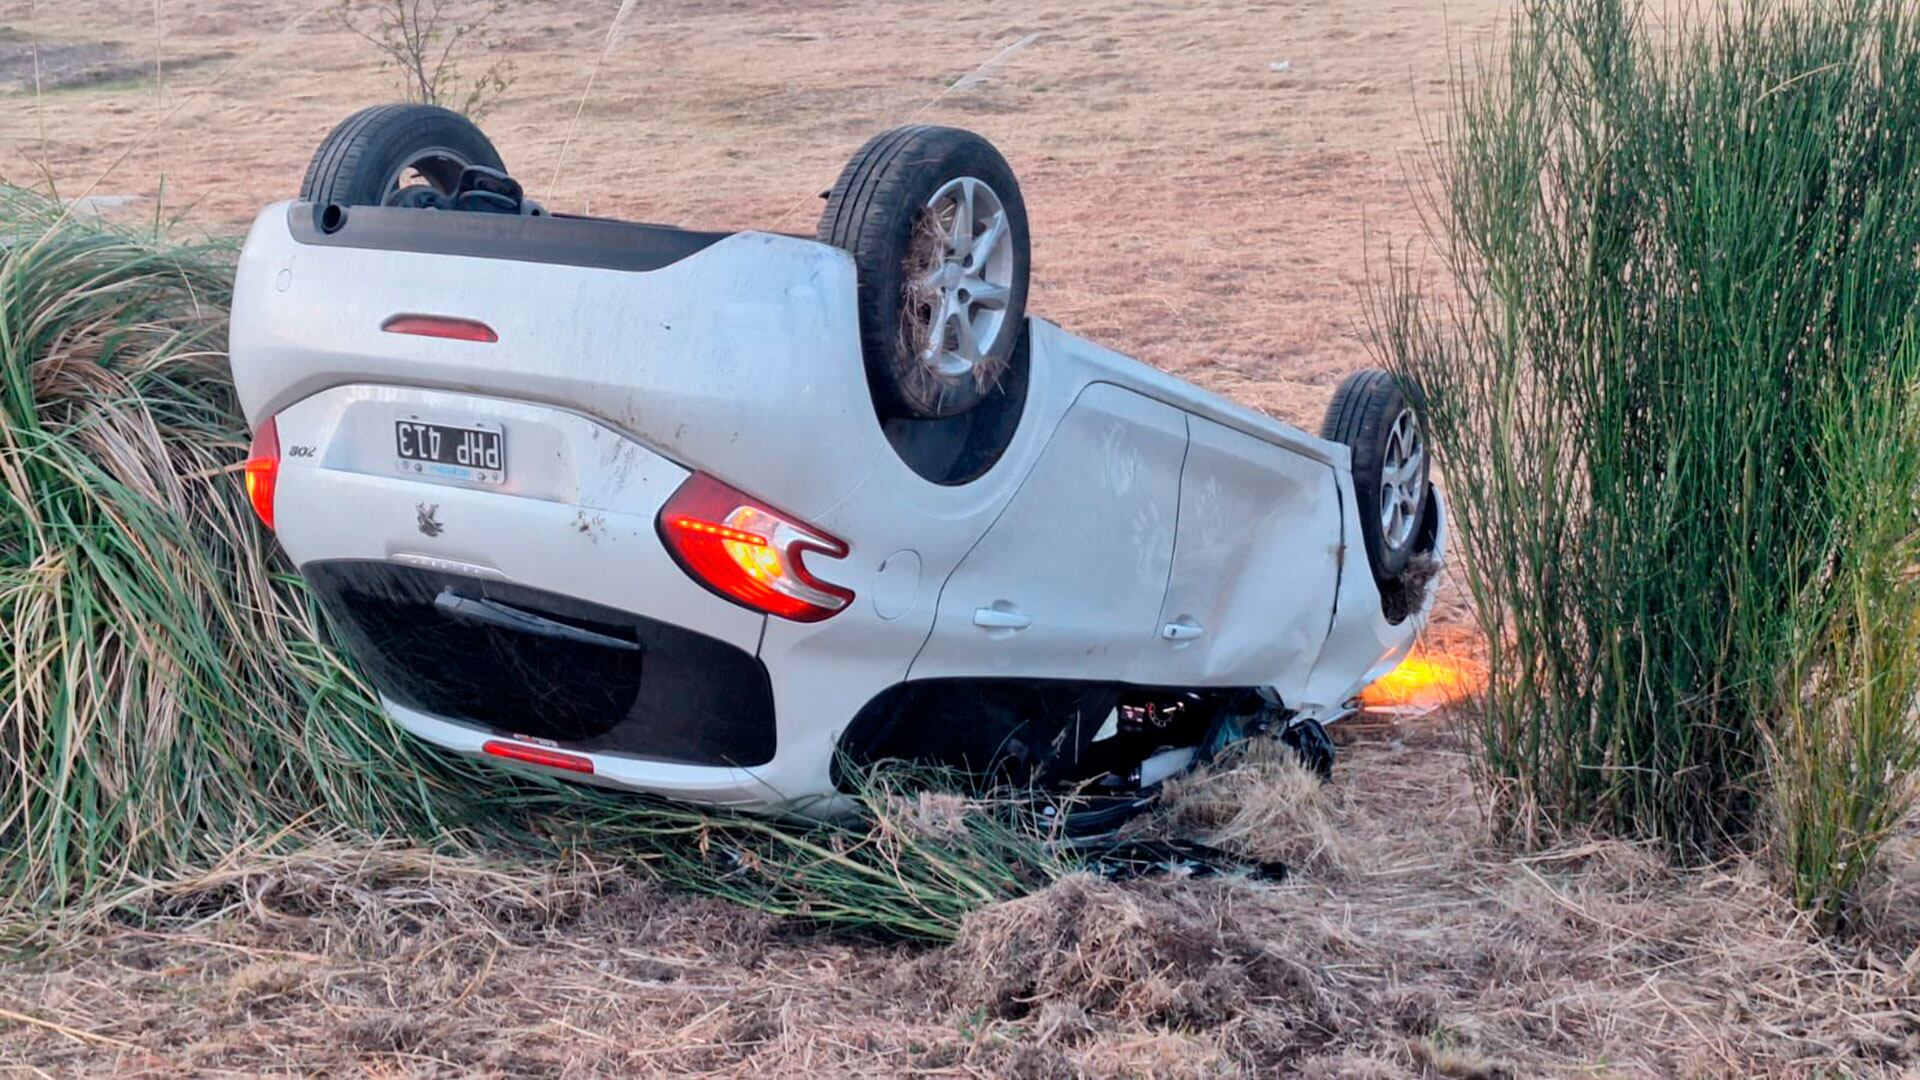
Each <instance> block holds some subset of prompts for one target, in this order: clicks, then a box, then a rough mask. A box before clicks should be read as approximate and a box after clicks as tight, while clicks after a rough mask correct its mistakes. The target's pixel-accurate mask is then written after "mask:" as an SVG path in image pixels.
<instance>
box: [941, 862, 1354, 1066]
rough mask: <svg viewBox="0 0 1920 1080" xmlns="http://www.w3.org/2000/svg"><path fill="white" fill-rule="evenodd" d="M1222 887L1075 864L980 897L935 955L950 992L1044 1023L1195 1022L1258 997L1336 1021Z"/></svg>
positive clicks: (1211, 1022)
mask: <svg viewBox="0 0 1920 1080" xmlns="http://www.w3.org/2000/svg"><path fill="white" fill-rule="evenodd" d="M1233 888H1235V886H1232V885H1228V884H1219V885H1216V884H1214V883H1199V882H1185V883H1181V882H1135V883H1131V884H1128V885H1124V886H1123V885H1116V884H1112V883H1109V882H1105V881H1101V880H1099V879H1098V878H1094V877H1092V876H1090V875H1075V876H1072V877H1068V878H1065V879H1063V880H1061V881H1060V882H1058V883H1056V884H1055V885H1053V886H1052V887H1051V888H1049V889H1047V890H1046V891H1044V892H1041V893H1037V894H1035V895H1033V896H1030V897H1026V898H1024V899H1021V900H1016V901H1013V902H1011V903H1006V904H1000V905H997V906H995V907H991V908H987V909H984V910H982V911H980V912H978V913H976V914H975V915H973V916H971V917H970V918H969V919H968V920H967V923H966V925H965V926H964V928H963V929H962V930H961V935H960V940H959V941H958V942H956V943H955V944H954V945H953V946H952V947H951V948H950V949H949V950H948V951H947V953H946V955H945V957H944V964H945V967H946V969H947V975H948V978H949V980H950V983H949V985H950V991H949V992H950V995H951V998H952V1001H953V1004H954V1005H955V1007H957V1008H960V1009H963V1010H965V1009H978V1010H981V1011H983V1012H984V1013H986V1015H989V1016H992V1017H996V1018H1000V1019H1018V1018H1022V1017H1026V1016H1029V1015H1034V1016H1036V1017H1037V1018H1038V1020H1039V1022H1040V1024H1041V1025H1042V1026H1043V1027H1047V1028H1049V1029H1051V1030H1063V1029H1066V1030H1070V1029H1073V1028H1075V1027H1085V1026H1086V1024H1087V1022H1088V1020H1089V1019H1090V1018H1092V1019H1113V1020H1123V1021H1137V1022H1144V1023H1148V1024H1153V1025H1158V1026H1165V1027H1181V1028H1192V1029H1201V1030H1206V1029H1210V1028H1215V1027H1218V1026H1220V1025H1221V1024H1224V1023H1226V1022H1228V1021H1229V1020H1231V1019H1233V1018H1235V1017H1236V1016H1240V1015H1243V1014H1244V1010H1245V1006H1246V1004H1247V1003H1248V1002H1250V1001H1255V1000H1259V1001H1262V1002H1264V1003H1267V1004H1268V1005H1269V1006H1270V1007H1269V1009H1268V1010H1266V1011H1268V1012H1269V1013H1270V1014H1271V1015H1270V1019H1282V1020H1284V1022H1285V1023H1286V1024H1287V1026H1289V1027H1292V1028H1295V1029H1296V1030H1300V1031H1308V1030H1311V1031H1316V1032H1327V1031H1330V1030H1331V1029H1333V1028H1335V1027H1337V1026H1338V1024H1337V1017H1336V1016H1335V1009H1334V1008H1333V1003H1332V1002H1330V1001H1328V1000H1327V999H1326V997H1325V995H1324V994H1323V992H1322V991H1321V989H1320V988H1319V986H1318V985H1317V983H1316V980H1315V979H1314V977H1313V973H1312V972H1311V971H1310V970H1309V969H1308V968H1306V967H1305V966H1303V965H1302V964H1300V963H1299V962H1297V961H1296V960H1293V959H1291V958H1289V957H1288V956H1287V955H1286V954H1285V953H1284V952H1283V950H1282V948H1281V947H1280V944H1279V943H1278V942H1275V941H1272V940H1270V939H1267V940H1263V939H1262V938H1260V937H1256V936H1254V935H1252V934H1249V933H1246V932H1244V931H1241V930H1239V929H1236V928H1234V927H1233V926H1232V925H1230V921H1229V920H1230V918H1231V916H1230V914H1229V912H1230V910H1231V906H1232V905H1231V902H1230V901H1229V900H1228V898H1227V897H1225V896H1224V895H1223V892H1224V891H1226V890H1231V889H1233Z"/></svg>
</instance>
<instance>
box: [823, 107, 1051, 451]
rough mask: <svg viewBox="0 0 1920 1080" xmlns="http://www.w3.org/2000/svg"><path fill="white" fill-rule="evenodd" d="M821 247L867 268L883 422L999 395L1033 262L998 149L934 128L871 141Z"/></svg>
mask: <svg viewBox="0 0 1920 1080" xmlns="http://www.w3.org/2000/svg"><path fill="white" fill-rule="evenodd" d="M962 215H964V219H963V217H962ZM963 220H964V227H962V221H963ZM817 235H818V237H819V239H820V240H821V241H823V242H825V243H828V244H832V245H834V246H835V247H839V248H844V249H845V250H847V251H848V252H851V253H852V255H853V259H854V263H855V265H856V266H857V268H858V272H859V300H858V304H859V309H860V344H861V351H862V353H863V354H864V356H865V359H866V367H867V379H868V382H869V384H870V385H871V386H872V388H873V397H874V402H875V404H876V406H877V407H878V408H879V411H880V413H881V415H882V417H888V416H906V417H913V418H918V419H928V420H931V419H939V418H942V417H948V416H957V415H959V414H961V413H964V412H966V411H967V410H969V409H971V408H973V407H974V406H975V405H977V404H979V403H980V401H981V400H982V399H984V398H985V397H987V395H988V394H990V393H991V392H992V391H993V389H994V387H995V386H997V385H998V384H999V381H1000V379H1001V378H1002V377H1003V376H1004V375H1005V374H1006V371H1007V366H1008V364H1009V363H1010V362H1011V360H1012V357H1013V352H1014V346H1015V345H1016V344H1017V343H1018V342H1019V340H1020V334H1021V330H1022V324H1023V322H1024V320H1025V318H1026V307H1027V271H1028V265H1029V250H1028V239H1027V238H1028V233H1027V208H1026V203H1025V202H1024V201H1022V199H1021V197H1020V185H1019V183H1018V182H1016V181H1015V180H1014V177H1013V169H1012V168H1011V167H1010V166H1008V164H1007V162H1006V159H1005V158H1003V157H1001V156H1000V152H999V151H998V150H995V149H994V148H993V144H992V143H989V142H988V141H987V140H985V139H983V138H981V137H980V136H978V135H976V134H974V133H973V132H970V131H962V130H960V129H958V128H947V127H934V126H931V125H926V124H916V125H911V126H908V127H900V128H895V129H893V130H892V131H887V132H882V133H881V134H879V135H876V136H874V137H873V138H872V139H870V140H868V141H867V144H866V145H865V146H863V147H861V148H860V151H859V152H858V153H856V154H854V155H853V159H852V160H851V161H849V162H847V167H846V168H845V169H843V170H842V171H841V173H840V178H839V179H838V180H836V181H835V182H834V185H833V187H832V189H831V190H830V191H828V193H827V208H826V211H825V212H824V213H823V214H822V215H821V217H820V227H819V230H818V232H817ZM983 339H984V340H983Z"/></svg>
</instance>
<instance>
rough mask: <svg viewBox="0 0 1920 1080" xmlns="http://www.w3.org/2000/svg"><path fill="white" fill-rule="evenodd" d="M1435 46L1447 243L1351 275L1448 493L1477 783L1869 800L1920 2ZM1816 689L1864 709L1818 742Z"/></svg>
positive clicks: (1910, 379)
mask: <svg viewBox="0 0 1920 1080" xmlns="http://www.w3.org/2000/svg"><path fill="white" fill-rule="evenodd" d="M1656 15H1657V16H1658V17H1656ZM1458 74H1459V78H1457V79H1456V82H1455V85H1456V90H1455V92H1454V95H1455V96H1454V98H1453V100H1452V102H1451V109H1450V114H1449V118H1448V121H1447V123H1446V126H1445V129H1444V138H1443V139H1442V140H1441V149H1439V150H1438V151H1437V152H1436V154H1435V156H1434V159H1433V166H1434V167H1433V170H1432V173H1431V177H1432V183H1431V184H1430V186H1429V187H1428V189H1427V193H1428V195H1429V196H1430V199H1429V202H1428V205H1429V206H1430V208H1431V211H1432V213H1431V217H1430V219H1429V224H1430V226H1431V232H1432V235H1433V237H1434V240H1435V246H1436V247H1437V249H1438V251H1439V253H1440V261H1441V263H1442V264H1443V267H1444V270H1445V271H1446V272H1445V274H1444V275H1436V276H1438V277H1439V278H1441V280H1438V281H1436V280H1435V279H1434V277H1435V276H1429V275H1427V274H1426V267H1424V266H1423V265H1422V262H1421V260H1419V259H1413V258H1406V259H1398V260H1395V262H1394V264H1393V267H1392V270H1391V272H1390V273H1389V274H1388V275H1387V277H1386V281H1385V282H1384V284H1383V285H1382V286H1381V287H1380V288H1379V289H1377V290H1376V291H1375V293H1374V295H1373V296H1372V298H1371V301H1372V302H1371V305H1370V307H1371V318H1372V328H1373V331H1374V340H1375V343H1376V345H1377V347H1378V349H1379V351H1380V352H1381V353H1382V354H1383V356H1384V358H1385V360H1386V362H1387V363H1388V364H1389V365H1390V366H1391V367H1393V368H1394V369H1395V370H1396V371H1397V372H1398V373H1399V374H1400V376H1401V377H1402V379H1403V380H1404V381H1405V382H1406V383H1407V385H1408V386H1409V387H1410V389H1411V390H1412V391H1413V392H1414V394H1415V395H1416V397H1417V399H1418V401H1419V402H1420V403H1421V404H1422V406H1423V407H1424V409H1425V411H1426V414H1427V418H1428V422H1429V424H1430V425H1431V428H1432V432H1433V437H1434V441H1435V443H1436V444H1437V445H1436V457H1437V459H1438V461H1439V462H1440V464H1441V466H1442V471H1443V474H1444V479H1445V485H1446V489H1447V491H1448V492H1449V494H1450V495H1451V499H1452V505H1453V508H1454V510H1455V513H1456V514H1457V516H1458V518H1459V520H1460V526H1461V527H1460V530H1459V534H1458V535H1459V536H1460V537H1461V543H1462V546H1463V549H1464V551H1463V554H1464V559H1463V562H1464V570H1465V577H1466V581H1467V584H1468V587H1469V588H1470V590H1471V591H1472V594H1473V597H1474V600H1475V602H1476V606H1477V609H1478V612H1479V617H1480V619H1481V621H1482V624H1483V627H1484V629H1485V631H1486V634H1487V638H1488V643H1489V650H1490V653H1489V661H1490V682H1489V687H1488V691H1487V695H1486V700H1485V702H1484V709H1483V710H1482V712H1481V714H1480V716H1479V717H1478V720H1477V736H1478V739H1477V744H1478V747H1477V748H1478V754H1477V758H1478V762H1479V767H1480V772H1481V778H1482V780H1483V781H1484V782H1485V785H1486V787H1487V790H1488V791H1489V792H1490V793H1491V794H1492V796H1493V797H1494V799H1495V801H1496V803H1497V806H1498V813H1496V814H1495V818H1494V819H1495V820H1497V821H1502V822H1506V823H1510V824H1511V826H1512V827H1514V828H1515V829H1517V830H1518V831H1520V832H1521V833H1523V834H1527V835H1532V836H1538V835H1540V834H1542V833H1547V832H1551V831H1553V830H1556V829H1558V828H1561V827H1564V826H1574V825H1578V826H1587V827H1599V828H1602V829H1606V830H1610V831H1614V832H1618V833H1624V834H1628V835H1633V836H1647V837H1655V838H1659V839H1661V840H1664V841H1666V842H1668V843H1670V844H1671V845H1672V846H1673V847H1674V848H1676V849H1677V850H1679V851H1681V852H1684V853H1688V854H1696V855H1697V854H1702V853H1713V852H1718V851H1721V850H1724V849H1726V848H1727V847H1728V846H1729V845H1740V844H1747V843H1750V842H1752V841H1753V840H1755V839H1756V838H1759V837H1762V836H1767V835H1773V834H1774V832H1775V830H1774V826H1775V825H1776V824H1778V825H1781V826H1782V828H1783V829H1784V832H1785V833H1786V834H1787V835H1788V836H1790V837H1795V838H1797V839H1793V840H1791V841H1790V846H1794V847H1795V850H1798V851H1800V852H1803V853H1805V854H1804V858H1814V859H1815V861H1818V860H1817V857H1815V856H1813V854H1812V851H1813V849H1812V847H1810V846H1809V841H1808V840H1807V839H1806V837H1807V832H1806V827H1807V825H1808V824H1809V822H1808V821H1806V820H1793V821H1791V822H1784V821H1779V820H1777V819H1775V818H1772V817H1769V814H1768V812H1769V811H1773V812H1776V813H1779V814H1783V815H1785V817H1786V818H1788V819H1806V818H1807V817H1809V816H1812V817H1814V818H1821V817H1825V816H1827V815H1829V814H1830V813H1832V812H1833V808H1832V807H1831V806H1823V807H1820V808H1814V807H1812V806H1810V805H1808V804H1807V803H1805V801H1804V800H1803V799H1802V795H1801V794H1800V793H1799V792H1796V791H1795V790H1794V788H1795V786H1796V785H1800V784H1804V783H1806V782H1807V780H1806V779H1805V778H1806V777H1807V776H1809V775H1812V774H1819V775H1820V776H1822V777H1824V778H1825V779H1823V780H1822V781H1821V782H1822V783H1828V784H1832V785H1835V786H1836V788H1837V789H1840V790H1841V791H1842V792H1843V794H1842V795H1841V801H1842V802H1847V803H1850V804H1851V805H1852V806H1853V809H1852V810H1851V811H1850V813H1853V814H1855V815H1857V816H1861V817H1862V820H1865V819H1873V820H1876V821H1877V820H1879V819H1882V818H1884V816H1885V814H1886V813H1887V812H1892V811H1895V810H1898V809H1899V796H1897V794H1896V793H1897V792H1898V791H1899V790H1904V788H1903V785H1905V784H1907V783H1908V781H1907V780H1904V779H1902V780H1900V781H1899V782H1897V783H1891V782H1890V783H1888V784H1886V785H1884V786H1877V785H1880V784H1881V781H1879V780H1874V781H1871V782H1870V781H1868V780H1867V779H1866V776H1867V773H1869V772H1872V771H1873V768H1878V767H1884V768H1882V769H1881V772H1882V773H1885V772H1886V771H1887V770H1891V771H1892V772H1893V773H1901V772H1902V770H1905V772H1906V773H1910V772H1911V769H1912V759H1911V756H1910V754H1911V746H1912V744H1913V741H1914V739H1915V735H1914V731H1913V725H1912V713H1911V705H1912V683H1911V678H1912V674H1911V669H1910V667H1906V666H1903V665H1908V664H1909V663H1910V659H1911V658H1910V655H1908V656H1905V657H1903V656H1902V655H1898V654H1901V650H1900V649H1898V648H1895V647H1894V643H1896V642H1899V641H1903V640H1904V641H1906V642H1911V640H1912V629H1913V627H1912V621H1911V619H1912V616H1911V612H1912V597H1911V589H1910V588H1908V587H1907V580H1906V579H1904V578H1902V577H1901V575H1900V572H1899V570H1900V567H1899V565H1898V564H1899V562H1900V560H1899V559H1898V558H1895V557H1882V554H1883V553H1885V552H1892V551H1893V545H1894V544H1895V542H1896V541H1897V540H1899V539H1900V538H1902V537H1904V536H1907V535H1908V534H1910V533H1911V532H1912V526H1913V521H1914V518H1913V505H1914V491H1915V488H1914V486H1913V478H1914V477H1915V476H1916V475H1917V474H1916V471H1915V469H1916V463H1915V458H1916V454H1920V434H1917V433H1916V432H1915V430H1914V429H1913V427H1912V413H1911V411H1910V410H1905V409H1904V407H1903V406H1902V404H1901V403H1908V402H1911V401H1912V400H1913V395H1914V392H1915V387H1916V385H1920V349H1916V325H1920V262H1917V258H1920V255H1917V253H1920V10H1916V8H1915V7H1914V6H1913V5H1911V4H1905V3H1899V2H1896V0H1843V2H1838V3H1828V4H1806V5H1800V4H1787V3H1779V2H1773V0H1759V2H1757V3H1749V4H1745V5H1740V6H1738V7H1737V8H1736V7H1734V6H1732V5H1702V6H1697V7H1691V8H1685V9H1682V10H1676V9H1674V8H1661V9H1659V11H1658V12H1655V11H1652V10H1649V9H1647V8H1644V7H1642V6H1641V5H1639V4H1638V3H1635V2H1632V0H1521V2H1520V6H1519V10H1518V13H1517V15H1516V17H1515V20H1514V22H1513V24H1512V26H1511V27H1510V30H1509V33H1508V35H1507V37H1506V44H1505V46H1504V49H1503V50H1502V51H1499V52H1497V53H1496V52H1494V51H1491V50H1490V51H1488V52H1486V53H1483V54H1481V55H1479V56H1478V57H1477V58H1475V59H1474V60H1471V61H1466V62H1463V63H1462V65H1461V70H1460V72H1459V73H1458ZM1886 403H1892V405H1891V406H1887V405H1886ZM1883 406H1885V407H1883ZM1869 420H1871V422H1869ZM1903 634H1904V635H1905V638H1904V639H1903V638H1902V637H1901V635H1903ZM1869 691H1871V692H1870V693H1869ZM1863 693H1869V696H1870V697H1871V698H1872V700H1871V703H1870V704H1869V703H1868V700H1867V698H1865V697H1862V696H1861V695H1862V694H1863ZM1869 715H1871V716H1872V717H1873V718H1872V719H1868V718H1867V717H1868V716H1869ZM1816 718H1817V719H1818V722H1819V723H1822V724H1832V725H1836V727H1837V728H1838V729H1844V730H1852V729H1851V728H1850V725H1851V726H1855V727H1857V726H1860V725H1864V726H1865V727H1866V728H1870V729H1872V734H1868V733H1867V732H1865V731H1864V730H1861V731H1853V732H1852V734H1850V735H1847V736H1845V737H1844V739H1845V740H1850V741H1844V745H1845V746H1847V747H1850V749H1844V750H1836V751H1834V752H1835V753H1837V754H1840V755H1842V756H1843V757H1845V758H1847V761H1846V763H1844V764H1840V763H1818V764H1816V763H1813V762H1811V761H1809V760H1807V759H1806V756H1805V755H1806V753H1807V752H1809V751H1810V750H1811V748H1812V745H1813V743H1812V741H1810V738H1809V737H1810V736H1811V733H1812V730H1813V729H1812V728H1809V727H1807V726H1805V725H1806V724H1808V723H1811V722H1813V721H1814V720H1815V719H1816ZM1770 746H1771V747H1773V748H1774V750H1775V753H1773V754H1772V756H1770V755H1769V747H1770ZM1790 762H1797V763H1798V764H1794V765H1783V764H1782V763H1790ZM1770 763H1771V764H1773V765H1775V766H1776V767H1777V768H1776V769H1775V771H1774V772H1773V773H1770V772H1769V765H1770ZM1870 763H1873V768H1870V767H1869V765H1870ZM1773 781H1777V782H1778V783H1779V785H1780V786H1779V788H1778V789H1777V790H1776V789H1775V787H1773V786H1772V782H1773ZM1873 807H1878V808H1879V809H1872V808H1873ZM1833 824H1835V825H1836V826H1838V824H1839V823H1837V822H1835V823H1833ZM1874 827H1875V826H1869V827H1868V828H1866V829H1865V831H1864V832H1862V831H1861V830H1859V829H1853V828H1852V827H1851V826H1849V827H1846V828H1844V829H1843V830H1842V831H1849V832H1851V834H1852V836H1853V839H1852V840H1849V841H1846V842H1844V843H1841V845H1840V846H1843V847H1844V846H1846V844H1854V845H1856V847H1858V846H1859V845H1860V844H1861V843H1862V842H1863V839H1862V838H1863V837H1864V836H1865V835H1866V834H1867V833H1871V832H1872V831H1873V828H1874ZM1867 846H1868V847H1870V846H1871V845H1870V844H1869V845H1867ZM1856 853H1858V854H1870V852H1867V851H1864V850H1861V851H1858V852H1856Z"/></svg>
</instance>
